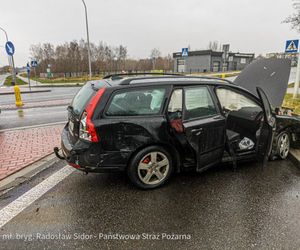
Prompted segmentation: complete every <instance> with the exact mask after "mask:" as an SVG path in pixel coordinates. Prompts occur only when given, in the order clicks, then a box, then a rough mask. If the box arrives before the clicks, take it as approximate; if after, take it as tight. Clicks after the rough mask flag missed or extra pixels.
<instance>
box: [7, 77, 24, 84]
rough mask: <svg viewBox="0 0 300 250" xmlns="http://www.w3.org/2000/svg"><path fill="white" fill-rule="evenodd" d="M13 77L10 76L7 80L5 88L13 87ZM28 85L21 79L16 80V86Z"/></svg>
mask: <svg viewBox="0 0 300 250" xmlns="http://www.w3.org/2000/svg"><path fill="white" fill-rule="evenodd" d="M11 81H12V76H8V77H6V79H5V82H4V86H12V85H11ZM26 84H27V83H26V82H24V81H22V80H21V79H20V78H18V77H17V78H16V85H26Z"/></svg>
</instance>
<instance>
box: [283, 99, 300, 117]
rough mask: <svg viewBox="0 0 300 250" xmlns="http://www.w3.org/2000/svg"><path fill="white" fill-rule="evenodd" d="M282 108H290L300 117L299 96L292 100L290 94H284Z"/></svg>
mask: <svg viewBox="0 0 300 250" xmlns="http://www.w3.org/2000/svg"><path fill="white" fill-rule="evenodd" d="M283 107H287V108H291V109H293V110H294V113H295V114H298V115H300V95H298V97H297V98H296V99H293V95H292V94H286V95H285V98H284V100H283Z"/></svg>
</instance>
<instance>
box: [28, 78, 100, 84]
mask: <svg viewBox="0 0 300 250" xmlns="http://www.w3.org/2000/svg"><path fill="white" fill-rule="evenodd" d="M101 78H102V76H93V77H92V80H99V79H101ZM31 79H32V80H34V81H38V82H40V83H46V84H51V83H82V82H86V81H88V80H89V78H88V77H68V78H64V77H62V78H50V79H49V78H39V77H31Z"/></svg>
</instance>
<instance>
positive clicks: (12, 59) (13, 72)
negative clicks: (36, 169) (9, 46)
mask: <svg viewBox="0 0 300 250" xmlns="http://www.w3.org/2000/svg"><path fill="white" fill-rule="evenodd" d="M0 30H2V31H3V32H4V34H5V37H6V42H8V35H7V32H6V30H5V29H3V28H1V27H0ZM10 61H11V63H10ZM8 63H9V65H11V64H12V65H11V66H12V75H13V80H12V84H13V85H15V83H16V74H15V61H14V56H11V60H10V57H8Z"/></svg>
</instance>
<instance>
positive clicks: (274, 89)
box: [234, 58, 291, 107]
mask: <svg viewBox="0 0 300 250" xmlns="http://www.w3.org/2000/svg"><path fill="white" fill-rule="evenodd" d="M290 71H291V61H290V60H289V59H276V58H271V59H259V60H256V61H254V62H252V63H251V64H249V65H248V66H247V67H246V68H245V69H244V70H243V71H242V72H241V73H240V74H239V76H238V77H237V78H236V79H235V80H234V83H235V84H236V85H239V86H241V87H243V88H245V89H247V90H248V91H250V92H251V93H253V94H254V95H256V96H257V92H256V88H257V87H260V88H262V89H263V90H264V91H265V93H266V94H267V96H268V98H269V101H270V103H271V105H272V106H273V107H281V105H282V102H283V99H284V96H285V94H286V91H287V87H288V81H289V76H290Z"/></svg>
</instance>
